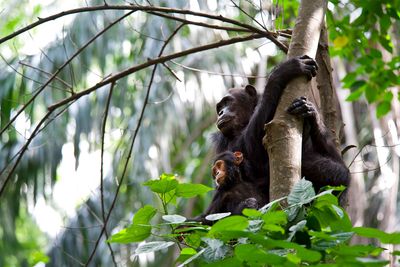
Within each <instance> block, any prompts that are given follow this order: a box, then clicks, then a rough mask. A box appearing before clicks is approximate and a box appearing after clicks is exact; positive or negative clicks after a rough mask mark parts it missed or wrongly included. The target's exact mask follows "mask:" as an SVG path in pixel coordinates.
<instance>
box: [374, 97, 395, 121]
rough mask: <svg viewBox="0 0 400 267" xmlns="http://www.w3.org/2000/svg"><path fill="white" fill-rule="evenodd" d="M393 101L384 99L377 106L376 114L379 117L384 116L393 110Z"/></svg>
mask: <svg viewBox="0 0 400 267" xmlns="http://www.w3.org/2000/svg"><path fill="white" fill-rule="evenodd" d="M391 108H392V106H391V102H388V101H383V102H380V103H379V104H378V106H377V107H376V116H377V117H378V118H381V117H383V116H384V115H386V114H388V113H389V111H390V110H391Z"/></svg>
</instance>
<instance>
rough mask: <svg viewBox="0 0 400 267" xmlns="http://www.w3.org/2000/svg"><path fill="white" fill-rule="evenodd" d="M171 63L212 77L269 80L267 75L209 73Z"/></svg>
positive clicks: (173, 61)
mask: <svg viewBox="0 0 400 267" xmlns="http://www.w3.org/2000/svg"><path fill="white" fill-rule="evenodd" d="M171 62H172V63H174V64H175V65H178V66H179V67H181V68H183V69H187V70H191V71H195V72H200V73H207V74H210V75H218V76H222V77H242V78H251V79H263V78H267V77H268V76H267V75H266V76H256V75H245V74H226V73H223V72H216V71H208V70H203V69H197V68H193V67H189V66H186V65H183V64H181V63H178V62H176V61H175V60H171Z"/></svg>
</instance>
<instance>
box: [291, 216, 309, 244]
mask: <svg viewBox="0 0 400 267" xmlns="http://www.w3.org/2000/svg"><path fill="white" fill-rule="evenodd" d="M306 224H307V221H306V220H302V221H299V222H298V223H297V224H295V225H292V226H290V228H289V231H290V234H289V237H288V238H287V240H288V241H291V240H292V239H293V237H294V235H295V234H296V233H297V232H300V231H303V230H304V229H305V228H306Z"/></svg>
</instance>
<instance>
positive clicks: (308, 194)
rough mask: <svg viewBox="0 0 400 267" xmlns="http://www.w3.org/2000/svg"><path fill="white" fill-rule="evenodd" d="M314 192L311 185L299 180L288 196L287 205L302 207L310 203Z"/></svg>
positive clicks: (308, 182)
mask: <svg viewBox="0 0 400 267" xmlns="http://www.w3.org/2000/svg"><path fill="white" fill-rule="evenodd" d="M314 196H315V191H314V188H313V186H312V183H311V182H310V181H308V180H306V179H304V178H303V179H301V180H300V181H298V182H297V183H296V184H295V185H294V186H293V189H292V191H291V192H290V194H289V196H288V203H289V205H295V204H298V205H304V204H308V203H310V202H311V201H312V198H313V197H314Z"/></svg>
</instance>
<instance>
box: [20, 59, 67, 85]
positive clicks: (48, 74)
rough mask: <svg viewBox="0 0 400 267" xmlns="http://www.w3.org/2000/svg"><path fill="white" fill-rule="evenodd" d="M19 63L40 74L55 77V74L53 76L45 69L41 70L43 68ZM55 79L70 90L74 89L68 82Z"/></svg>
mask: <svg viewBox="0 0 400 267" xmlns="http://www.w3.org/2000/svg"><path fill="white" fill-rule="evenodd" d="M18 63H19V64H20V65H22V66H25V67H28V68H31V69H34V70H37V71H39V72H41V73H44V74H46V75H47V76H52V75H53V74H51V73H50V72H47V71H45V70H43V69H41V68H38V67H35V66H33V65H30V64H29V63H26V62H23V61H19V62H18ZM55 79H56V80H57V81H59V82H60V83H62V84H64V85H65V86H66V87H68V88H69V89H71V88H72V86H71V85H70V84H69V83H67V82H66V81H64V80H63V79H61V78H59V77H55Z"/></svg>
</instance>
